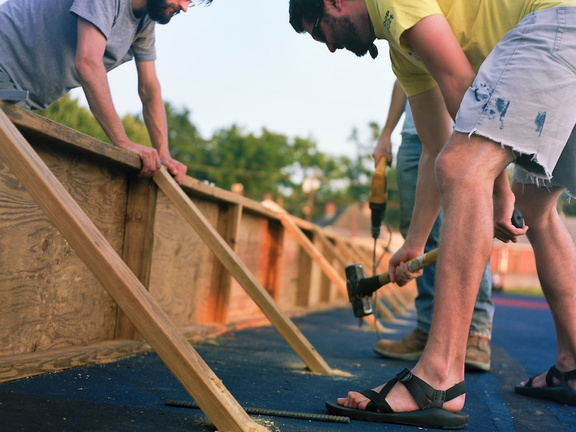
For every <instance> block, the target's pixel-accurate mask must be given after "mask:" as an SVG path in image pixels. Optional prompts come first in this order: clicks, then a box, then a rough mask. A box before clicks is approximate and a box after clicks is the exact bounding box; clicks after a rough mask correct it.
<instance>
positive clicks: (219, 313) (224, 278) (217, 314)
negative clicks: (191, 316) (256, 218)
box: [208, 204, 242, 324]
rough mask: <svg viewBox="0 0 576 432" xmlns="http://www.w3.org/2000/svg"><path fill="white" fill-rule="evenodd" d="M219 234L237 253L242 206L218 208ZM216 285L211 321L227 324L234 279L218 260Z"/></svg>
mask: <svg viewBox="0 0 576 432" xmlns="http://www.w3.org/2000/svg"><path fill="white" fill-rule="evenodd" d="M218 208H219V212H218V228H217V230H218V233H219V234H220V235H221V236H222V238H223V239H224V241H225V242H226V243H227V244H228V246H230V249H231V250H232V251H233V252H234V253H236V249H237V247H238V233H239V232H240V222H241V221H242V205H240V204H230V205H223V204H220V205H219V206H218ZM212 274H213V280H214V281H215V282H214V285H215V286H216V287H218V290H217V292H216V296H215V297H216V298H215V300H214V302H213V304H214V306H213V308H212V311H211V314H210V315H211V316H210V317H208V318H209V321H213V322H217V323H222V324H225V323H227V322H228V307H229V304H230V288H231V286H232V277H231V275H230V273H229V272H227V271H225V267H224V265H223V264H222V262H221V261H219V260H217V261H216V262H215V264H214V269H213V270H212Z"/></svg>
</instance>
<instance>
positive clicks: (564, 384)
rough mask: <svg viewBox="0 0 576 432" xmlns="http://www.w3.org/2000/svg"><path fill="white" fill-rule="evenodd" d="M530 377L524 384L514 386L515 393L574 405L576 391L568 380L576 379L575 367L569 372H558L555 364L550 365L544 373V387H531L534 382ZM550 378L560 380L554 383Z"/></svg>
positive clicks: (575, 402) (575, 404)
mask: <svg viewBox="0 0 576 432" xmlns="http://www.w3.org/2000/svg"><path fill="white" fill-rule="evenodd" d="M534 378H535V377H532V378H530V379H529V380H528V382H527V383H526V385H523V386H521V385H518V386H516V387H515V388H514V390H515V391H516V393H518V394H521V395H523V396H528V397H533V398H539V399H547V400H551V401H554V402H558V403H561V404H564V405H570V406H576V391H574V390H572V389H571V388H570V387H568V380H573V379H576V369H574V370H572V371H569V372H560V371H559V370H558V369H557V368H556V366H552V367H551V368H550V369H549V370H548V373H547V374H546V387H532V384H533V382H534ZM552 378H556V379H557V380H558V381H560V384H554V381H553V379H552Z"/></svg>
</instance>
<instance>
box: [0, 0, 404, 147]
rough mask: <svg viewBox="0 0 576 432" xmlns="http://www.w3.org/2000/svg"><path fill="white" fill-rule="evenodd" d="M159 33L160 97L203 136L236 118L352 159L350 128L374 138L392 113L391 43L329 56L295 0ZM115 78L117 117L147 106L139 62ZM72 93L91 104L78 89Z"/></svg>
mask: <svg viewBox="0 0 576 432" xmlns="http://www.w3.org/2000/svg"><path fill="white" fill-rule="evenodd" d="M0 3H3V1H2V0H0ZM156 29H157V30H156V37H157V56H158V59H157V61H156V68H157V72H158V75H159V79H160V83H161V85H162V94H163V98H164V100H165V101H167V102H170V103H171V104H172V105H173V106H174V107H175V108H177V109H178V110H180V109H183V108H187V109H188V110H189V111H190V112H191V121H192V123H194V124H195V125H196V126H197V127H198V129H199V130H200V133H201V134H202V136H203V137H205V138H208V137H210V136H211V135H212V133H213V132H214V131H215V130H217V129H220V128H227V127H229V126H231V125H232V124H236V125H237V126H239V127H240V128H241V130H242V131H243V132H246V133H250V132H253V133H255V134H259V133H260V131H261V130H262V128H266V129H268V130H269V131H272V132H274V133H279V134H283V135H286V136H288V137H289V138H294V137H297V136H298V137H302V138H311V139H313V140H314V141H316V142H317V144H318V148H319V150H320V151H322V152H325V153H329V154H332V155H345V156H348V157H353V156H355V155H356V151H357V150H356V146H355V145H354V144H353V143H352V142H351V141H350V140H349V138H350V136H351V133H352V130H353V128H357V129H358V132H359V134H360V139H361V140H362V141H363V142H366V143H367V144H369V143H371V140H370V137H369V135H370V134H369V129H368V124H369V123H370V122H372V121H375V122H377V123H378V124H379V125H380V126H381V125H383V123H384V121H385V119H386V115H387V113H388V106H389V103H390V94H391V91H392V84H393V81H394V78H393V74H392V72H391V68H390V61H389V58H388V49H387V44H386V42H385V41H377V42H376V44H377V46H378V48H379V51H380V55H379V56H378V58H377V59H376V60H372V59H371V58H370V56H369V55H366V56H364V57H362V58H358V57H356V56H355V55H354V54H353V53H351V52H348V51H338V52H336V53H330V52H329V51H328V49H327V48H326V46H325V45H323V44H320V43H318V42H315V41H314V40H313V39H312V38H311V37H310V36H309V35H303V34H297V33H296V32H295V31H294V30H293V29H292V26H291V25H290V24H289V22H288V0H213V2H212V4H211V5H209V6H204V5H198V6H195V7H192V8H190V9H189V10H188V12H187V13H181V14H179V15H177V16H175V17H174V18H173V19H172V21H171V22H170V23H168V24H167V25H163V26H162V25H157V26H156ZM109 82H110V86H111V89H112V95H113V99H114V104H115V106H116V108H117V111H118V113H119V114H120V115H125V114H136V113H139V112H140V111H141V105H140V100H139V98H138V94H137V91H136V68H135V65H134V62H129V63H127V64H125V65H123V66H121V67H119V68H118V69H116V70H114V71H112V72H111V73H109ZM72 96H73V97H75V98H78V99H80V100H81V103H82V104H85V102H84V97H83V93H82V91H81V90H73V92H72ZM399 140H400V137H399V135H398V133H397V132H396V133H395V136H394V138H393V141H394V144H395V145H396V146H397V145H398V144H399Z"/></svg>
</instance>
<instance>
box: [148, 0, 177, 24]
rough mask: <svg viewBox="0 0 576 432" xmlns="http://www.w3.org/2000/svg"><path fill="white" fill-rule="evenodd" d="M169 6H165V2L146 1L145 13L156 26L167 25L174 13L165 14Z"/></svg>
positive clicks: (159, 0)
mask: <svg viewBox="0 0 576 432" xmlns="http://www.w3.org/2000/svg"><path fill="white" fill-rule="evenodd" d="M169 9H170V6H167V5H166V0H146V12H147V13H148V16H149V17H150V18H151V19H153V20H154V21H156V22H157V23H158V24H168V23H169V22H170V20H171V19H172V17H173V16H174V15H175V14H174V13H167V11H168V10H169Z"/></svg>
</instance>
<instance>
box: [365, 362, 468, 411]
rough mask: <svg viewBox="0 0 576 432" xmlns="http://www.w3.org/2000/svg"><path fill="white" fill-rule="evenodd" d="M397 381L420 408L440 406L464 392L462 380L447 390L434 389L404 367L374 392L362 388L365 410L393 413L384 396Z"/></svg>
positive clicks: (464, 387) (464, 385) (464, 386)
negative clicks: (366, 403) (365, 403)
mask: <svg viewBox="0 0 576 432" xmlns="http://www.w3.org/2000/svg"><path fill="white" fill-rule="evenodd" d="M397 382H401V383H402V384H404V386H405V387H406V389H407V390H408V392H409V393H410V395H411V396H412V398H413V399H414V401H415V402H416V404H417V405H418V407H419V408H420V409H421V410H425V409H428V408H442V405H444V402H446V401H449V400H452V399H454V398H456V397H458V396H460V395H463V394H464V393H466V384H465V383H464V381H462V382H460V383H458V384H456V385H454V386H452V387H450V388H449V389H448V390H436V389H435V388H433V387H432V386H431V385H430V384H428V383H426V382H425V381H423V380H422V379H420V378H418V377H417V376H416V375H414V374H413V373H412V372H410V370H408V369H404V370H403V371H402V372H400V373H398V374H397V375H396V377H395V378H393V379H391V380H390V381H388V382H387V383H386V385H385V386H384V387H383V388H382V390H380V391H379V392H376V391H374V390H364V391H361V392H360V394H361V395H363V396H365V397H367V398H368V399H370V402H368V405H366V411H372V412H381V413H393V412H394V411H393V410H392V408H391V407H390V405H389V404H388V402H386V396H388V393H390V390H392V387H394V385H396V383H397Z"/></svg>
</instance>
